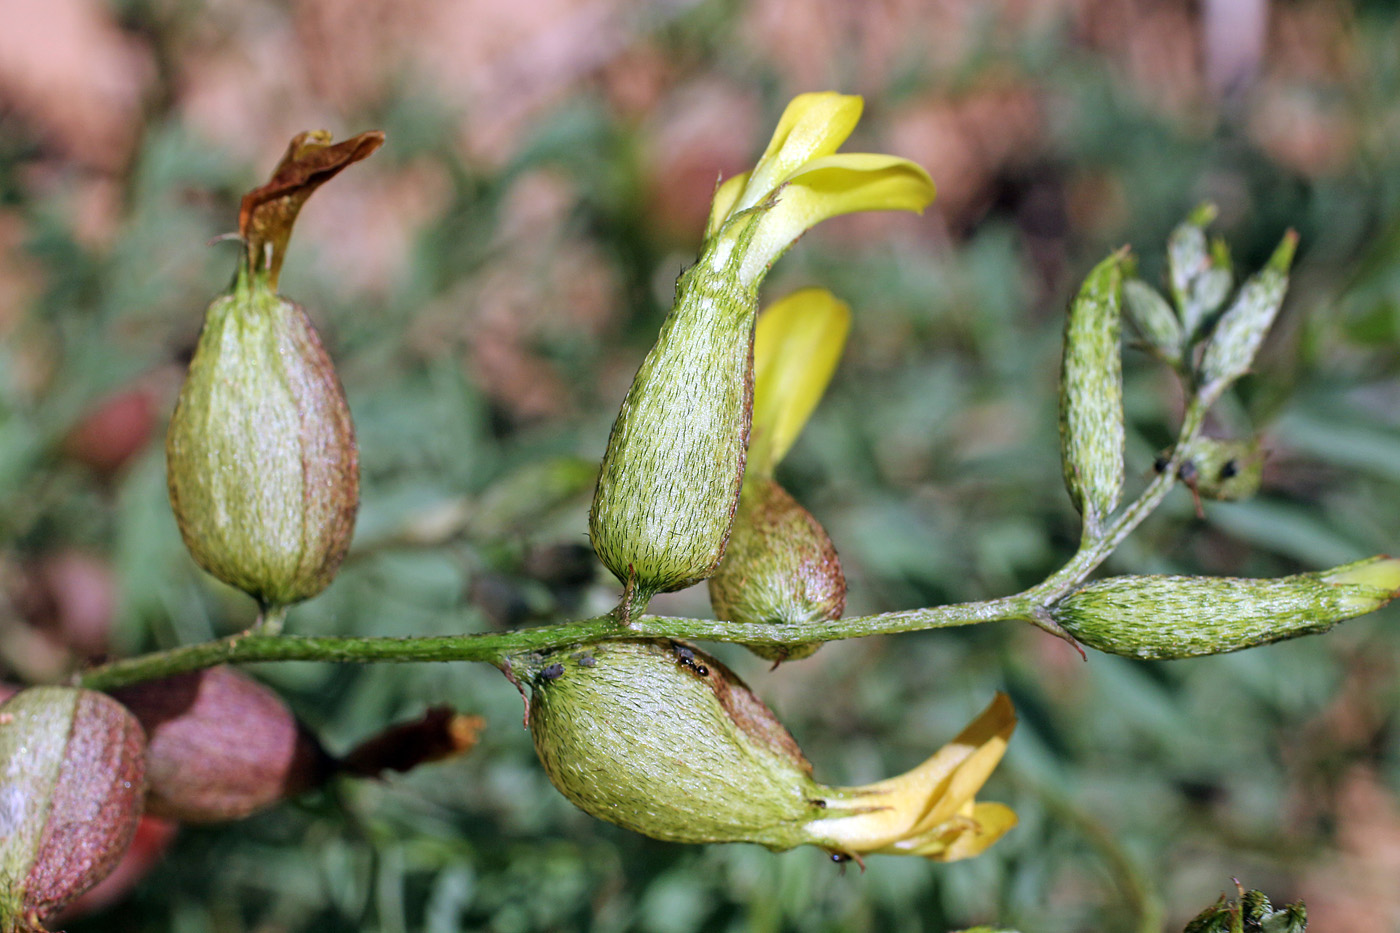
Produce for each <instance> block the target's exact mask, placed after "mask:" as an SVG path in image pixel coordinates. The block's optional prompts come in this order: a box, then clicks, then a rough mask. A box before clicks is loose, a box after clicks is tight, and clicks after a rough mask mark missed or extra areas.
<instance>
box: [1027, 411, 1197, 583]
mask: <svg viewBox="0 0 1400 933" xmlns="http://www.w3.org/2000/svg"><path fill="white" fill-rule="evenodd" d="M1205 417H1206V406H1205V405H1203V404H1201V401H1200V398H1199V396H1194V397H1192V399H1191V401H1190V402H1189V403H1188V404H1187V406H1186V413H1185V415H1184V416H1183V417H1182V421H1181V430H1180V431H1179V432H1178V433H1177V438H1176V445H1175V446H1174V447H1173V448H1172V455H1171V458H1170V459H1169V460H1168V461H1167V464H1166V466H1165V467H1163V468H1162V470H1161V472H1160V473H1158V474H1157V476H1156V477H1154V478H1153V480H1152V482H1150V483H1148V484H1147V488H1146V489H1144V490H1143V491H1142V495H1140V496H1138V497H1137V499H1136V500H1134V501H1133V503H1132V505H1129V506H1128V507H1127V508H1125V509H1123V511H1122V512H1120V513H1119V514H1118V519H1117V520H1116V521H1114V522H1113V523H1111V524H1110V525H1109V526H1108V527H1107V528H1105V529H1104V530H1103V531H1102V533H1100V534H1099V535H1098V536H1096V537H1093V538H1089V539H1086V540H1085V542H1084V543H1083V544H1082V545H1081V546H1080V548H1079V552H1078V553H1076V554H1075V555H1074V557H1072V558H1070V560H1069V562H1068V563H1066V564H1065V565H1064V566H1063V567H1061V568H1060V569H1059V570H1058V571H1057V572H1055V573H1054V574H1052V575H1051V576H1049V577H1047V578H1046V579H1045V580H1044V581H1043V582H1041V583H1039V584H1037V585H1035V586H1033V587H1031V588H1030V589H1029V590H1027V591H1026V593H1025V595H1026V596H1027V597H1029V598H1031V599H1033V600H1034V601H1035V602H1036V603H1037V604H1038V605H1042V606H1049V605H1051V604H1052V603H1054V602H1055V601H1057V600H1059V599H1060V598H1061V597H1063V596H1064V595H1065V594H1067V593H1068V592H1069V591H1070V590H1072V589H1074V588H1075V587H1077V586H1078V585H1079V584H1081V583H1083V582H1084V581H1085V580H1086V579H1088V576H1089V574H1091V573H1093V572H1094V571H1095V570H1096V569H1098V567H1099V565H1100V564H1102V563H1103V562H1104V561H1105V560H1107V559H1108V556H1109V555H1110V554H1112V553H1113V552H1114V550H1116V549H1117V547H1118V545H1120V544H1122V543H1123V540H1124V539H1125V538H1127V537H1128V535H1130V534H1132V533H1133V531H1134V530H1136V529H1137V526H1138V525H1141V524H1142V523H1143V520H1144V519H1146V518H1147V516H1149V515H1151V514H1152V513H1153V512H1154V511H1156V509H1157V506H1159V505H1161V504H1162V500H1163V499H1165V498H1166V497H1167V493H1169V492H1171V490H1172V487H1173V486H1175V485H1176V479H1177V471H1178V470H1179V469H1180V468H1181V464H1182V463H1183V462H1184V461H1185V460H1186V455H1187V453H1188V452H1189V451H1190V449H1191V446H1192V444H1194V443H1195V441H1196V438H1197V437H1198V436H1199V435H1200V433H1201V428H1202V426H1203V425H1204V424H1205Z"/></svg>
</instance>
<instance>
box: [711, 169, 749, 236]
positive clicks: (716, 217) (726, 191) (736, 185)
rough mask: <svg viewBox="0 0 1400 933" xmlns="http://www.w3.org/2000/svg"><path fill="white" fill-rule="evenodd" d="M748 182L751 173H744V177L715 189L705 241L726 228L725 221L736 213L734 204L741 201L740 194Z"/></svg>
mask: <svg viewBox="0 0 1400 933" xmlns="http://www.w3.org/2000/svg"><path fill="white" fill-rule="evenodd" d="M748 180H749V173H748V172H744V173H743V174H742V175H735V176H734V177H733V178H729V179H726V180H725V182H724V184H722V185H720V186H719V187H718V188H716V189H715V196H714V197H713V198H712V199H711V200H710V219H709V222H708V223H706V224H705V239H707V240H708V239H709V238H710V237H712V236H714V235H715V233H716V232H717V231H718V230H719V228H720V227H722V226H724V222H725V220H727V219H728V218H729V215H730V214H731V213H733V211H734V202H735V201H737V200H739V194H740V193H741V192H742V191H743V190H744V185H745V184H746V183H747V182H748Z"/></svg>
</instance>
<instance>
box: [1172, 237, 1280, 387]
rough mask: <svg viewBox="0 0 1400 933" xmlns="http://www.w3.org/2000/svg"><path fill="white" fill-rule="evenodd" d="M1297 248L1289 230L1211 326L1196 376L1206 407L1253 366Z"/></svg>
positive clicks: (1271, 322)
mask: <svg viewBox="0 0 1400 933" xmlns="http://www.w3.org/2000/svg"><path fill="white" fill-rule="evenodd" d="M1297 246H1298V234H1296V233H1294V232H1293V231H1292V230H1290V231H1288V233H1286V234H1284V237H1283V240H1282V241H1281V242H1280V243H1279V245H1278V248H1277V249H1275V250H1274V254H1273V256H1271V257H1270V258H1269V263H1268V265H1266V266H1265V267H1264V268H1263V269H1261V270H1260V271H1259V272H1258V274H1256V275H1254V276H1252V277H1251V278H1250V280H1249V281H1248V282H1246V283H1245V284H1244V287H1243V288H1241V289H1240V293H1239V295H1238V296H1236V298H1235V301H1234V303H1233V304H1232V305H1230V307H1229V309H1228V310H1226V312H1225V313H1224V314H1223V315H1221V317H1220V321H1219V323H1217V324H1216V325H1215V330H1214V332H1213V333H1212V334H1211V335H1210V339H1209V340H1208V341H1207V342H1206V347H1205V350H1204V351H1203V352H1202V354H1201V365H1200V368H1199V369H1198V371H1197V374H1196V380H1197V383H1198V384H1199V385H1200V397H1201V399H1202V401H1203V402H1205V403H1206V404H1210V403H1213V402H1214V401H1215V400H1216V399H1218V398H1219V397H1220V393H1222V392H1224V391H1225V389H1227V388H1228V387H1229V386H1230V384H1231V383H1233V382H1234V381H1235V380H1237V379H1239V378H1240V377H1241V376H1243V375H1244V374H1245V373H1246V372H1248V371H1249V367H1250V366H1251V365H1252V364H1253V363H1254V356H1255V354H1257V353H1258V352H1259V346H1260V344H1262V343H1263V342H1264V338H1265V337H1267V336H1268V334H1269V328H1270V327H1272V326H1273V323H1274V318H1275V317H1277V316H1278V311H1279V308H1280V307H1281V306H1282V305H1283V296H1284V294H1285V293H1286V292H1287V291H1288V269H1289V267H1290V266H1291V265H1292V264H1293V252H1294V250H1295V249H1296V248H1297Z"/></svg>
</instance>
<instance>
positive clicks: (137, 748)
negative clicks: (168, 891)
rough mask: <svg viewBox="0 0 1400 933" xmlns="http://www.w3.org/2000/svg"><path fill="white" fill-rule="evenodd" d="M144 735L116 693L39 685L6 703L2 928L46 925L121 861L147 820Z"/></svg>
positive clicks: (1, 757) (0, 840) (22, 930)
mask: <svg viewBox="0 0 1400 933" xmlns="http://www.w3.org/2000/svg"><path fill="white" fill-rule="evenodd" d="M144 745H145V738H144V736H143V735H142V732H141V726H140V725H139V724H138V723H137V722H136V720H135V718H133V717H132V715H131V714H130V713H129V712H127V711H126V710H125V709H123V708H122V707H121V705H120V704H119V703H117V702H116V701H115V700H113V699H111V698H110V697H107V696H104V695H102V694H100V693H97V692H95V691H92V690H80V689H77V688H74V687H31V688H29V689H27V690H22V691H20V692H19V693H17V694H15V695H14V696H12V697H10V699H8V700H6V701H5V702H4V703H3V704H0V933H28V931H37V930H42V927H41V926H40V924H41V922H42V921H43V920H44V918H46V917H48V916H50V915H51V914H53V913H54V912H56V911H57V910H58V909H59V908H61V907H62V906H63V905H64V904H67V903H68V902H69V901H70V900H72V899H73V898H75V897H77V896H78V895H79V894H81V893H82V892H84V891H86V890H87V889H88V888H90V887H92V886H93V885H94V884H96V883H97V882H99V881H101V880H102V879H103V878H105V877H106V876H107V874H108V873H109V872H111V870H112V869H113V868H114V867H116V864H117V862H118V861H119V860H120V859H121V856H122V853H124V852H125V851H126V848H127V846H128V845H129V844H130V843H131V837H132V835H133V834H134V833H135V832H136V824H137V822H138V821H139V820H140V817H141V794H142V786H143V779H144V757H143V753H144Z"/></svg>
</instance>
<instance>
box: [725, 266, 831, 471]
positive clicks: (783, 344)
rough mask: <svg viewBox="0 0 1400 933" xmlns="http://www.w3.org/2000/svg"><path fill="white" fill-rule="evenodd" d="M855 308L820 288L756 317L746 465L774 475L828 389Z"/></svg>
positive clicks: (791, 297) (797, 294) (799, 293)
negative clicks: (749, 430) (779, 463)
mask: <svg viewBox="0 0 1400 933" xmlns="http://www.w3.org/2000/svg"><path fill="white" fill-rule="evenodd" d="M850 329H851V309H850V307H848V306H847V305H846V304H845V303H844V302H842V301H840V300H838V299H837V298H836V296H835V295H833V294H831V293H830V292H828V291H826V290H825V289H821V288H804V289H802V290H801V291H797V292H793V293H792V294H791V295H788V296H787V297H786V298H783V299H782V300H781V301H777V302H774V303H773V304H772V305H771V306H770V307H769V308H768V309H767V310H766V311H764V312H763V314H761V315H760V316H759V318H758V326H757V328H756V329H755V330H754V340H753V429H752V433H750V435H749V460H748V469H749V470H750V471H753V472H754V475H757V476H764V477H767V476H772V475H773V469H774V468H775V467H776V466H777V465H778V462H779V461H780V460H782V459H783V457H784V456H785V455H786V454H787V452H788V449H789V448H790V447H792V444H793V441H795V440H797V435H798V434H800V433H801V432H802V427H803V425H805V424H806V423H807V419H808V418H809V417H811V414H812V409H814V408H815V407H816V405H817V402H818V401H819V400H820V399H821V397H822V393H823V392H825V391H826V386H827V383H828V382H830V381H831V374H832V373H833V372H835V371H836V363H837V361H838V360H840V358H841V350H842V348H843V347H844V346H845V344H846V334H847V333H848V332H849V331H850Z"/></svg>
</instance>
